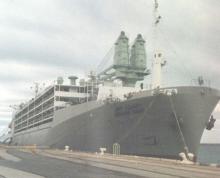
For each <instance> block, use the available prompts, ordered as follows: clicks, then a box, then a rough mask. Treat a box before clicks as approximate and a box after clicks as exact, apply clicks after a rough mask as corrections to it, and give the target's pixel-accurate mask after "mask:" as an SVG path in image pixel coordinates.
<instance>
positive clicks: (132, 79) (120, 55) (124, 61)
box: [98, 31, 149, 86]
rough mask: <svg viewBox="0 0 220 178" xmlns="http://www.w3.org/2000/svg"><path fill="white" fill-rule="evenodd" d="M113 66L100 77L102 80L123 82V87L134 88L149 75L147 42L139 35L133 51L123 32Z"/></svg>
mask: <svg viewBox="0 0 220 178" xmlns="http://www.w3.org/2000/svg"><path fill="white" fill-rule="evenodd" d="M114 51H115V52H114V57H113V65H111V66H110V67H108V68H107V69H105V70H104V71H103V72H101V73H100V74H99V75H98V76H99V78H100V79H102V80H110V81H113V80H116V79H119V80H121V81H122V84H123V86H134V85H135V83H136V82H137V81H141V80H143V79H144V76H146V75H149V71H148V70H147V67H146V64H147V57H146V50H145V40H144V39H143V37H142V36H141V34H138V35H137V37H136V39H135V42H134V44H133V45H132V47H131V49H130V48H129V39H128V37H127V36H126V35H125V32H124V31H122V32H121V34H120V35H119V37H118V39H117V41H116V42H115V48H114Z"/></svg>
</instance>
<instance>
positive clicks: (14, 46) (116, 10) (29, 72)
mask: <svg viewBox="0 0 220 178" xmlns="http://www.w3.org/2000/svg"><path fill="white" fill-rule="evenodd" d="M159 3H160V4H159V9H160V15H161V16H162V20H161V23H160V26H159V29H158V33H157V39H158V44H159V46H160V50H161V51H162V53H163V56H164V58H165V60H166V61H167V66H166V67H164V69H163V80H162V84H163V86H174V85H190V84H194V79H196V78H197V77H198V76H200V75H202V76H203V77H204V79H205V81H207V83H210V84H209V85H211V86H212V87H214V88H220V79H219V76H220V59H219V57H220V35H219V34H220V23H219V18H220V11H219V7H220V1H219V0H206V1H202V0H194V1H191V0H178V1H176V0H166V1H164V0H160V1H159ZM152 12H153V0H136V1H134V0H105V1H103V0H93V1H91V0H90V1H89V0H19V1H15V0H4V1H0V93H1V97H0V132H1V131H2V130H4V128H5V127H7V125H8V123H9V122H10V120H11V116H12V111H13V110H12V109H11V108H10V107H9V106H10V105H16V104H19V103H21V102H26V101H27V100H28V99H30V98H31V97H33V95H34V90H33V85H34V82H39V83H40V85H41V87H42V88H43V84H44V83H45V84H46V85H50V84H51V83H53V82H54V81H55V80H56V78H57V77H58V76H63V77H64V78H67V77H68V76H69V75H78V76H80V77H83V76H85V75H86V74H87V73H88V72H89V70H95V69H96V68H97V66H98V64H99V63H100V62H101V61H102V60H103V59H104V57H105V56H106V54H107V53H108V51H109V50H110V49H111V48H112V47H113V45H114V42H115V41H116V39H117V37H118V35H119V34H120V31H122V30H124V31H125V33H126V35H127V36H128V37H129V39H130V44H131V43H132V42H133V41H134V38H135V37H136V35H137V34H138V33H141V34H142V35H143V37H144V38H145V40H146V51H147V67H148V68H151V63H152V61H151V59H152V56H153V49H154V45H153V44H154V43H153V41H154V38H153V36H154V29H153V25H152V24H153V14H152ZM149 81H150V79H149ZM214 115H215V116H216V118H219V119H218V120H217V122H216V127H215V128H214V129H213V130H212V131H211V132H210V131H209V132H208V131H205V133H204V135H203V138H202V141H203V142H212V143H213V142H219V143H220V137H219V135H220V105H218V107H217V108H216V110H215V112H214Z"/></svg>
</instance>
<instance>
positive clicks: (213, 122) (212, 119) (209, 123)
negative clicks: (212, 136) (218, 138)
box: [206, 115, 216, 130]
mask: <svg viewBox="0 0 220 178" xmlns="http://www.w3.org/2000/svg"><path fill="white" fill-rule="evenodd" d="M215 121H216V119H215V118H214V117H213V115H211V118H210V119H209V122H208V123H207V124H206V129H207V130H211V129H212V128H213V127H214V125H215Z"/></svg>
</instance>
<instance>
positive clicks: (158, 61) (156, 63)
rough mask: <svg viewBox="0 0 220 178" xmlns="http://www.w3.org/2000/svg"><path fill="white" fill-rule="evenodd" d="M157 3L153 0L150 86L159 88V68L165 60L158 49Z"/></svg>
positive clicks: (158, 18)
mask: <svg viewBox="0 0 220 178" xmlns="http://www.w3.org/2000/svg"><path fill="white" fill-rule="evenodd" d="M158 8H159V3H158V1H157V0H154V48H155V49H154V56H153V69H152V75H153V79H152V88H153V89H156V88H160V86H161V68H162V66H164V65H165V64H166V61H164V60H163V59H162V53H161V52H160V51H159V49H158V39H157V29H158V25H159V23H160V20H161V16H160V15H159V13H158Z"/></svg>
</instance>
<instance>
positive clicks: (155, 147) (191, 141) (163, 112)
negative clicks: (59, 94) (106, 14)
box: [13, 87, 220, 158]
mask: <svg viewBox="0 0 220 178" xmlns="http://www.w3.org/2000/svg"><path fill="white" fill-rule="evenodd" d="M175 89H177V90H178V93H177V94H175V95H172V96H167V95H164V94H158V95H152V91H143V92H140V93H137V94H135V95H134V96H133V97H132V98H131V99H129V100H126V101H123V102H114V103H103V102H99V101H92V102H88V103H83V104H80V105H75V106H71V107H68V108H65V109H62V110H58V111H57V112H56V113H55V117H54V120H53V122H52V123H51V124H50V125H48V126H47V127H45V128H38V129H35V132H32V131H29V132H28V131H25V132H24V133H19V134H17V135H15V136H14V138H13V142H14V143H15V142H16V143H18V144H37V145H47V146H51V147H54V148H62V149H63V148H64V146H65V145H68V146H70V148H71V149H73V150H80V151H90V152H97V151H99V148H100V147H105V148H107V152H110V153H111V152H112V147H113V144H114V143H119V144H120V149H121V150H120V151H121V154H133V155H150V156H157V157H170V158H178V155H179V153H180V152H183V151H184V142H185V144H186V145H187V147H188V149H189V152H191V153H193V154H195V155H197V153H198V146H199V143H200V139H201V136H202V133H203V131H204V129H205V127H206V124H207V122H208V120H209V118H210V115H211V113H212V112H213V109H214V108H215V106H216V104H217V103H218V101H219V96H220V94H219V91H218V90H215V89H210V88H205V87H176V88H175ZM172 105H173V108H172V107H171V106H172ZM174 113H175V114H176V116H177V119H178V121H177V120H176V118H175V114H174ZM177 122H178V123H179V124H180V128H181V131H182V133H183V136H184V140H183V139H181V136H180V134H181V133H180V130H179V129H178V126H177V124H178V123H177ZM40 129H41V130H40ZM24 138H25V139H24Z"/></svg>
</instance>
